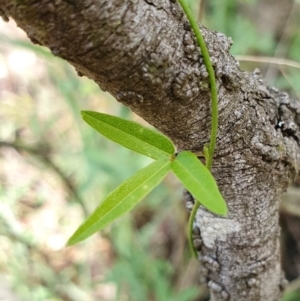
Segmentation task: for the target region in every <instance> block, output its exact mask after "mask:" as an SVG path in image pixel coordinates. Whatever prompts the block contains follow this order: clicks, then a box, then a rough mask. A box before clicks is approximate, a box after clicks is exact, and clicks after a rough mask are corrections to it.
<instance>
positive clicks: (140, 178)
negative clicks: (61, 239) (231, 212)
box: [68, 111, 227, 246]
mask: <svg viewBox="0 0 300 301" xmlns="http://www.w3.org/2000/svg"><path fill="white" fill-rule="evenodd" d="M82 117H83V119H84V120H85V121H86V122H87V123H88V124H89V125H90V126H92V127H93V128H94V129H96V130H97V131H98V132H99V133H101V134H103V135H104V136H105V137H107V138H108V139H110V140H112V141H115V142H117V143H119V144H121V145H123V146H125V147H127V148H129V149H131V150H134V151H136V152H138V153H141V154H145V155H147V156H149V157H152V158H155V159H158V160H157V161H155V162H153V163H152V164H150V165H149V166H147V167H145V168H144V169H142V170H140V171H139V172H137V173H136V174H135V175H133V176H132V177H131V178H129V179H128V180H126V181H125V182H124V183H122V184H121V185H120V186H119V187H118V188H116V189H115V190H114V191H113V192H112V193H110V194H109V195H108V196H107V198H105V199H104V200H103V202H102V203H101V204H100V205H99V206H98V207H97V208H96V210H95V211H94V212H93V213H92V214H91V215H90V217H89V218H88V219H87V220H86V221H85V222H84V223H83V224H82V225H81V226H80V227H79V228H78V229H77V230H76V232H75V233H74V234H73V235H72V237H71V238H70V239H69V241H68V245H69V246H70V245H73V244H76V243H78V242H80V241H82V240H84V239H86V238H88V237H89V236H91V235H92V234H94V233H96V232H97V231H99V230H101V229H103V228H104V227H105V226H107V225H108V224H109V223H111V222H112V221H114V220H115V219H116V218H118V217H119V216H121V215H122V214H124V213H126V212H128V211H130V210H131V209H132V208H133V207H134V206H135V205H136V204H137V203H138V202H139V201H140V200H142V199H143V198H144V197H145V196H146V195H147V194H148V193H149V192H150V191H151V190H153V188H154V187H156V186H157V185H158V184H159V183H160V182H161V181H162V180H163V178H164V177H165V176H166V175H167V173H168V172H169V171H170V170H171V167H172V170H173V171H174V173H175V174H176V175H177V176H178V178H179V179H180V180H181V181H182V182H183V184H184V185H185V186H186V187H187V188H188V189H190V191H191V193H192V194H193V195H194V196H195V198H196V199H198V200H200V199H201V202H202V200H203V202H202V203H203V205H204V206H206V207H207V209H209V210H211V211H212V212H215V213H217V214H222V215H224V214H226V213H227V208H226V204H225V202H224V200H223V198H222V195H221V194H220V192H219V190H218V187H217V184H216V183H215V181H214V178H213V177H212V175H211V174H210V172H209V170H208V169H207V168H206V167H204V166H203V165H202V163H201V162H200V161H199V160H198V158H197V157H196V156H195V155H193V154H192V153H191V152H182V153H180V154H179V155H178V156H177V157H176V158H175V156H174V152H175V147H174V145H173V144H172V142H171V141H170V140H169V139H168V138H167V137H165V136H163V135H162V134H159V133H157V132H155V131H153V130H151V129H148V128H146V127H144V126H142V125H140V124H138V123H135V122H132V121H128V120H125V119H122V118H119V117H115V116H110V115H107V114H102V113H98V112H92V111H83V112H82ZM197 173H199V175H198V174H197Z"/></svg>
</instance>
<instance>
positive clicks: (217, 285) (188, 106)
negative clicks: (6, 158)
mask: <svg viewBox="0 0 300 301" xmlns="http://www.w3.org/2000/svg"><path fill="white" fill-rule="evenodd" d="M0 13H1V15H2V16H3V18H4V19H6V20H7V19H9V18H13V19H14V20H15V21H16V22H17V24H18V26H20V27H21V28H22V29H24V30H25V31H26V32H27V34H28V36H29V38H30V39H31V40H32V42H34V43H38V44H41V45H44V46H46V47H48V48H50V49H51V51H52V53H53V54H54V55H56V56H60V57H62V58H63V59H65V60H67V61H68V62H70V63H71V64H72V65H73V66H74V67H75V68H76V70H77V72H78V74H79V75H85V76H87V77H89V78H90V79H92V80H94V81H95V82H96V83H98V84H99V86H100V87H101V89H103V90H107V91H109V92H110V93H111V94H112V95H114V96H115V97H116V98H117V99H118V100H119V101H120V102H122V103H123V104H125V105H126V106H128V107H129V108H131V109H132V110H133V111H134V112H136V113H137V114H138V115H140V116H141V117H143V118H144V119H145V120H147V121H148V122H149V123H151V124H152V125H153V126H155V127H156V128H157V129H159V130H160V131H162V132H163V133H164V134H166V135H168V136H169V137H170V138H171V139H172V141H173V142H174V143H175V144H176V146H177V148H178V150H179V151H181V150H190V151H193V152H195V153H197V154H199V152H201V150H202V148H203V146H204V144H205V143H207V142H208V140H209V133H210V121H211V120H210V93H209V84H208V74H207V72H206V69H205V66H204V64H203V59H202V56H201V54H200V50H199V49H198V47H197V46H196V43H195V39H194V37H193V34H192V32H191V29H190V26H189V24H188V22H187V20H186V18H185V16H184V15H183V12H182V11H181V9H180V7H179V5H178V3H177V2H176V1H175V0H140V1H138V0H108V1H105V0H86V1H75V0H68V1H64V0H0ZM200 26H201V25H200ZM201 30H202V33H203V35H204V38H205V41H206V43H207V45H208V49H209V53H210V56H211V60H212V63H213V66H214V69H215V74H216V77H217V83H218V92H219V114H220V119H219V120H220V121H219V122H220V123H219V124H220V126H219V132H218V141H217V149H216V153H215V157H214V165H213V170H212V172H213V174H214V176H215V177H216V179H217V181H218V184H219V187H220V190H221V192H222V193H223V195H224V198H225V200H226V201H227V204H228V208H229V214H228V216H227V217H226V218H222V217H218V216H215V215H213V214H211V213H209V212H207V211H206V210H205V209H203V208H200V210H199V211H198V214H197V219H196V221H195V231H194V234H195V243H196V244H197V248H198V249H199V252H198V254H199V260H200V261H201V262H202V266H203V275H204V276H203V277H202V279H203V280H204V281H206V282H207V283H208V286H209V287H210V293H211V300H212V301H220V300H234V301H250V300H251V301H253V300H255V301H260V300H261V301H276V300H279V299H280V294H281V291H282V289H283V287H284V283H285V281H284V276H283V274H282V272H281V265H280V246H279V235H280V229H279V225H278V206H279V200H280V196H281V194H282V192H283V191H285V190H286V188H287V186H288V184H289V182H290V181H291V180H292V179H293V177H294V176H295V175H296V174H298V171H299V165H300V155H299V141H300V140H299V139H300V106H299V103H298V102H296V101H294V100H292V99H290V98H289V96H288V95H287V94H286V93H281V92H279V91H277V90H276V89H275V88H270V87H268V86H266V85H265V84H264V83H263V80H262V79H260V77H259V74H258V73H257V72H255V73H254V74H248V73H246V72H244V71H242V70H241V69H240V68H239V64H238V62H237V61H236V60H235V59H234V57H232V56H231V55H230V54H229V49H230V45H231V43H232V42H231V40H230V38H227V37H226V36H224V35H223V34H221V33H217V32H211V31H209V30H207V29H206V28H204V27H203V26H201ZM187 198H188V199H189V197H188V194H187ZM190 199H191V198H190Z"/></svg>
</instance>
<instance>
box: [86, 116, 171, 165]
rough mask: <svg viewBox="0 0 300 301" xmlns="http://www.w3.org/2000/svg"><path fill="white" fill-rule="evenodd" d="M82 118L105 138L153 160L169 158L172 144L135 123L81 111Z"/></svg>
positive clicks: (160, 135)
mask: <svg viewBox="0 0 300 301" xmlns="http://www.w3.org/2000/svg"><path fill="white" fill-rule="evenodd" d="M81 114H82V118H83V119H84V121H85V122H86V123H88V124H89V125H90V126H91V127H93V128H94V129H95V130H97V131H98V132H99V133H101V134H102V135H103V136H105V137H106V138H108V139H110V140H112V141H115V142H117V143H119V144H121V145H123V146H124V147H127V148H129V149H131V150H133V151H135V152H137V153H140V154H142V155H145V156H148V157H150V158H153V159H156V160H157V159H160V158H170V157H171V156H172V155H173V154H174V153H175V147H174V145H173V143H172V142H171V141H170V140H169V139H168V138H167V137H165V136H164V135H162V134H160V133H158V132H156V131H153V130H151V129H149V128H146V127H144V126H142V125H140V124H138V123H136V122H133V121H128V120H125V119H122V118H119V117H116V116H111V115H107V114H103V113H98V112H92V111H82V112H81Z"/></svg>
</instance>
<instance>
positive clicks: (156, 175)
mask: <svg viewBox="0 0 300 301" xmlns="http://www.w3.org/2000/svg"><path fill="white" fill-rule="evenodd" d="M122 138H123V137H122V136H121V137H120V139H122ZM170 169H171V162H170V160H168V159H160V160H157V161H155V162H153V163H152V164H150V165H149V166H147V167H145V168H144V169H142V170H140V171H139V172H137V173H136V174H135V175H133V176H132V177H131V178H129V179H128V180H126V181H125V182H124V183H122V184H121V185H120V186H119V187H118V188H117V189H116V190H114V191H113V192H112V193H110V194H109V195H108V197H107V198H105V199H104V201H103V202H102V203H101V204H100V206H99V207H98V208H97V209H96V210H95V211H94V213H92V214H91V216H90V217H89V218H88V219H87V220H86V221H85V222H84V223H83V224H82V225H81V226H80V227H79V228H78V230H77V231H76V232H75V233H74V234H73V235H72V237H71V238H70V239H69V241H68V245H69V246H70V245H73V244H76V243H78V242H80V241H82V240H84V239H86V238H87V237H89V236H91V235H92V234H94V233H96V232H97V231H99V230H101V229H102V228H103V227H105V226H106V225H108V224H109V223H111V222H112V221H114V220H115V219H116V218H118V217H119V216H121V215H122V214H124V213H126V212H128V211H130V210H131V209H132V208H133V207H134V206H135V205H136V204H137V203H138V202H139V201H140V200H141V199H142V198H144V197H145V196H146V195H147V194H148V193H149V192H150V191H151V190H152V189H153V188H154V187H156V186H157V185H158V184H159V183H160V182H161V181H162V180H163V178H164V177H165V176H166V174H167V173H168V172H169V171H170Z"/></svg>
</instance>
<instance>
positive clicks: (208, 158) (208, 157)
mask: <svg viewBox="0 0 300 301" xmlns="http://www.w3.org/2000/svg"><path fill="white" fill-rule="evenodd" d="M178 2H179V3H180V5H181V7H182V9H183V10H184V12H185V14H186V17H187V19H188V21H189V23H190V25H191V28H192V30H193V32H194V34H195V36H196V40H197V43H198V45H199V47H200V50H201V53H202V56H203V60H204V64H205V67H206V69H207V72H208V77H209V84H210V93H211V117H212V123H211V134H210V142H209V147H208V149H207V148H206V147H204V151H203V153H204V154H205V163H206V167H207V168H208V169H209V170H211V167H212V163H213V157H214V152H215V148H216V141H217V132H218V92H217V84H216V78H215V72H214V69H213V66H212V64H211V61H210V56H209V53H208V49H207V46H206V43H205V41H204V39H203V36H202V34H201V31H200V29H199V26H198V23H197V21H196V19H195V17H194V15H193V13H192V11H191V9H190V7H189V5H188V4H187V2H186V0H178ZM199 206H200V202H199V201H196V203H195V205H194V207H193V209H192V212H191V215H190V218H189V225H188V232H189V233H188V237H189V245H190V248H191V250H192V251H193V254H194V255H195V257H196V258H197V251H196V250H195V247H194V244H193V222H194V219H195V217H196V213H197V210H198V208H199Z"/></svg>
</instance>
